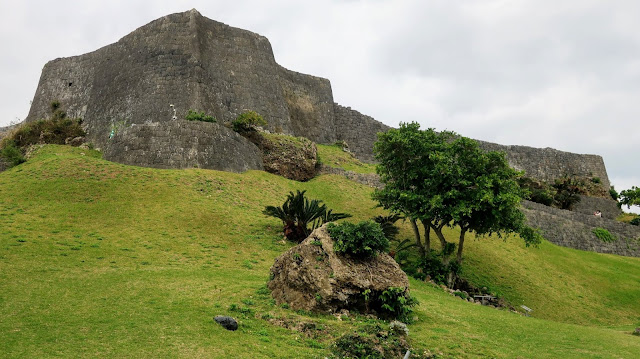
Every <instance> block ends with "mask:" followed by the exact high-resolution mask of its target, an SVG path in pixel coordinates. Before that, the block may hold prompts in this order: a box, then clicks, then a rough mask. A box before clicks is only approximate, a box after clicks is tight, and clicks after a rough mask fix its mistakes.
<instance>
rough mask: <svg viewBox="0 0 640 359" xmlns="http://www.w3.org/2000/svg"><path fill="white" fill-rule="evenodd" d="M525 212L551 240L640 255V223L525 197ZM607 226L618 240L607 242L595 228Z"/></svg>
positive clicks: (601, 251)
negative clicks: (599, 235) (634, 223)
mask: <svg viewBox="0 0 640 359" xmlns="http://www.w3.org/2000/svg"><path fill="white" fill-rule="evenodd" d="M523 212H524V214H525V215H526V217H527V221H528V223H529V225H531V226H532V227H535V228H539V229H540V230H541V231H542V235H543V236H544V238H546V239H547V240H549V241H550V242H552V243H554V244H557V245H560V246H564V247H569V248H575V249H580V250H584V251H592V252H599V253H610V254H617V255H622V256H630V257H640V227H638V226H632V225H630V224H625V223H621V222H617V221H615V220H612V219H608V218H604V217H602V218H598V217H596V216H594V215H593V214H583V213H578V212H572V211H565V210H562V209H557V208H552V207H547V206H544V205H541V204H538V203H534V202H529V201H524V202H523ZM595 228H604V229H606V230H608V231H609V233H611V234H613V235H614V236H615V237H616V238H618V240H616V241H614V242H611V243H604V242H602V241H601V240H600V239H598V238H597V237H596V236H595V234H593V229H595Z"/></svg>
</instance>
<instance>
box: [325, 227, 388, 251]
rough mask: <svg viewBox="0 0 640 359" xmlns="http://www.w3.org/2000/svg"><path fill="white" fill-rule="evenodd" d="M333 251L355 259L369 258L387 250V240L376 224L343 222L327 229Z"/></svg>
mask: <svg viewBox="0 0 640 359" xmlns="http://www.w3.org/2000/svg"><path fill="white" fill-rule="evenodd" d="M327 230H328V231H329V235H330V236H331V239H333V240H334V245H333V249H334V250H335V252H336V253H341V254H349V255H351V256H353V257H357V258H371V257H375V256H377V255H378V253H379V252H386V251H388V250H389V240H388V239H387V237H385V235H384V233H383V232H382V228H381V227H380V225H379V224H378V223H375V222H373V221H362V222H360V223H357V224H355V223H351V222H343V223H340V224H330V225H329V226H328V227H327Z"/></svg>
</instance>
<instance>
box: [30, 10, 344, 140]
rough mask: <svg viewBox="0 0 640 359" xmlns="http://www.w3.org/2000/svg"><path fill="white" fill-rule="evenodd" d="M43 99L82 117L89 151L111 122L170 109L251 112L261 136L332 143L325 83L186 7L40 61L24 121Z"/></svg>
mask: <svg viewBox="0 0 640 359" xmlns="http://www.w3.org/2000/svg"><path fill="white" fill-rule="evenodd" d="M53 100H59V101H60V102H61V103H62V105H63V107H64V109H65V110H66V111H67V112H68V113H69V115H71V116H77V117H82V118H84V120H85V123H86V126H87V130H88V137H89V140H90V141H92V142H94V143H95V144H96V145H97V146H98V147H103V146H104V145H105V144H106V142H107V138H108V135H109V133H110V129H111V123H113V122H119V121H123V120H126V121H127V122H128V123H129V124H141V123H151V122H164V121H170V120H171V118H172V116H173V111H172V109H171V108H170V107H169V105H170V104H173V105H174V106H175V108H176V110H177V117H178V118H184V116H185V115H186V114H187V111H188V110H189V109H193V110H197V111H205V112H207V113H208V114H211V115H213V116H214V117H215V118H216V119H218V121H219V122H230V121H232V120H234V119H235V118H236V117H237V116H238V115H239V114H240V113H242V112H244V111H247V110H253V111H256V112H258V113H260V114H261V115H262V116H263V117H264V118H265V120H267V122H268V128H269V129H270V130H276V129H278V130H279V131H281V132H284V133H288V134H292V135H297V136H305V137H309V138H310V139H312V140H314V141H317V142H321V143H327V142H333V141H335V130H334V124H333V119H334V116H333V95H332V92H331V84H330V83H329V81H328V80H326V79H322V78H318V77H314V76H309V75H304V74H299V73H296V72H293V71H289V70H286V69H284V68H282V67H281V66H279V65H278V64H277V63H276V62H275V59H274V56H273V51H272V49H271V44H270V43H269V41H268V40H267V39H266V38H265V37H263V36H260V35H258V34H255V33H252V32H249V31H246V30H242V29H237V28H233V27H230V26H228V25H225V24H222V23H219V22H216V21H213V20H210V19H207V18H205V17H203V16H201V15H200V14H199V13H198V12H197V11H195V10H192V11H189V12H185V13H179V14H172V15H168V16H165V17H163V18H160V19H158V20H155V21H153V22H151V23H149V24H147V25H145V26H143V27H141V28H139V29H137V30H136V31H134V32H132V33H131V34H129V35H127V36H125V37H123V38H122V39H121V40H119V41H118V42H116V43H115V44H111V45H108V46H105V47H103V48H101V49H98V50H96V51H94V52H92V53H89V54H86V55H81V56H76V57H71V58H64V59H56V60H54V61H51V62H49V63H48V64H47V65H46V66H45V68H44V70H43V72H42V75H41V78H40V83H39V85H38V89H37V91H36V94H35V97H34V100H33V105H32V107H31V111H30V113H29V115H28V117H27V121H34V120H37V119H40V118H44V117H47V116H48V115H49V104H50V103H51V101H53Z"/></svg>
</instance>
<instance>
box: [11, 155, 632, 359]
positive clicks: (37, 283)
mask: <svg viewBox="0 0 640 359" xmlns="http://www.w3.org/2000/svg"><path fill="white" fill-rule="evenodd" d="M296 189H301V190H307V193H308V194H309V195H310V197H312V198H318V199H322V200H324V201H325V202H326V203H327V204H328V206H329V207H330V208H334V209H335V210H337V211H341V212H348V213H351V214H353V215H354V219H355V220H360V219H365V218H369V217H371V216H373V215H375V214H380V213H381V212H380V210H379V209H374V205H375V203H374V202H372V201H371V199H370V193H371V189H370V188H367V187H364V186H361V185H358V184H355V183H353V182H350V181H348V180H346V179H344V178H341V177H339V176H321V177H319V178H316V179H314V180H311V181H309V182H306V183H299V182H294V181H289V180H286V179H284V178H281V177H277V176H274V175H270V174H267V173H264V172H259V171H252V172H247V173H244V174H232V173H225V172H217V171H209V170H199V169H190V170H156V169H147V168H137V167H130V166H124V165H119V164H114V163H110V162H107V161H104V160H101V159H100V158H99V154H98V153H95V152H92V151H87V150H81V149H77V148H69V147H65V146H46V147H44V148H43V149H41V150H40V151H39V152H38V154H37V155H36V156H35V157H34V158H32V159H31V160H29V161H28V162H27V163H25V164H22V165H20V166H18V167H15V168H13V169H11V170H9V171H6V172H3V173H0V353H2V355H0V356H1V357H3V358H4V357H6V358H23V357H123V358H125V357H130V358H140V357H154V358H155V357H168V358H224V357H234V358H323V357H325V356H327V355H328V353H329V345H330V344H331V342H332V341H333V340H335V338H337V337H339V336H340V335H342V334H344V333H349V332H352V331H353V330H356V329H359V328H364V327H366V326H369V325H372V322H374V323H381V322H377V321H372V320H371V319H367V318H364V317H359V316H350V317H349V318H344V319H343V320H338V319H336V318H335V317H333V316H329V315H317V314H310V313H303V312H295V311H292V310H289V309H285V308H281V307H277V306H275V305H274V303H273V302H272V301H271V300H270V296H269V293H268V291H266V290H265V283H266V280H267V279H268V272H269V267H270V266H271V264H272V263H273V260H274V259H275V257H277V256H278V255H279V254H280V253H282V252H283V251H285V250H286V249H287V248H289V247H290V246H291V244H289V243H286V242H284V241H283V240H282V237H281V234H280V233H279V232H280V229H281V228H280V223H278V221H277V220H275V219H273V218H267V217H264V216H263V215H262V214H261V211H262V209H263V208H264V206H265V205H269V204H280V203H281V202H282V201H283V200H284V198H285V195H286V194H287V193H288V192H289V191H292V190H296ZM403 233H406V234H408V232H407V231H406V229H404V230H403ZM452 234H455V233H452ZM469 242H470V243H469V246H468V247H467V248H466V249H465V251H466V254H467V257H466V265H467V268H466V269H465V271H466V273H468V276H470V277H471V278H472V279H473V281H474V282H476V283H477V284H479V285H486V286H488V287H490V288H491V290H494V291H496V292H497V293H499V294H501V295H503V296H505V297H506V298H508V299H510V300H511V301H512V302H514V303H515V304H520V303H525V304H526V305H528V306H530V307H532V308H534V312H533V315H534V317H533V318H527V317H523V316H520V315H518V314H514V313H510V312H507V311H499V310H495V309H491V308H487V307H482V306H478V305H474V304H469V303H467V302H463V301H461V300H459V299H456V298H454V297H451V296H449V295H447V294H445V293H444V292H443V291H442V290H441V289H439V288H436V287H434V286H432V285H430V284H429V283H424V282H419V281H411V289H412V294H413V295H414V296H416V297H417V298H418V299H419V300H420V305H419V307H418V308H417V309H416V316H417V318H418V319H417V321H416V323H415V324H412V325H410V340H411V342H412V344H413V345H414V347H416V348H419V349H423V350H430V351H431V352H434V353H438V352H442V353H443V354H442V355H441V356H442V357H498V358H513V357H523V358H545V357H546V358H559V357H561V358H610V357H616V358H633V357H636V356H637V353H640V338H638V337H634V336H631V335H630V334H629V333H630V331H631V329H632V327H633V326H638V325H640V318H639V314H638V313H640V307H639V304H638V303H639V302H640V292H638V288H640V286H639V285H638V284H640V271H639V270H638V269H639V267H640V260H638V259H635V258H622V257H615V256H608V255H601V254H595V253H586V252H579V251H574V250H569V249H565V248H560V247H556V246H553V245H551V244H548V243H544V244H543V245H542V246H541V247H540V248H535V249H526V248H524V246H523V245H521V243H520V242H518V241H516V240H509V241H507V242H503V241H502V240H500V239H494V238H488V239H479V240H477V241H469ZM217 314H229V315H232V316H234V317H237V318H238V319H239V321H240V324H241V326H240V329H239V330H238V331H237V332H228V331H226V330H224V329H222V328H221V327H220V326H218V325H217V324H215V323H214V322H213V320H212V317H213V316H215V315H217ZM300 322H303V323H313V325H311V326H307V327H312V328H313V329H312V330H306V331H305V330H303V331H300V330H293V329H291V328H294V327H297V328H298V329H299V327H300V326H299V325H297V323H300Z"/></svg>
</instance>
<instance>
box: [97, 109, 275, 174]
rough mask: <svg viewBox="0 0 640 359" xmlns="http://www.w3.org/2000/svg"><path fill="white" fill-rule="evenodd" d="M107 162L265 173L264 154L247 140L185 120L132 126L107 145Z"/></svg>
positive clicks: (235, 134)
mask: <svg viewBox="0 0 640 359" xmlns="http://www.w3.org/2000/svg"><path fill="white" fill-rule="evenodd" d="M104 158H105V159H107V160H110V161H114V162H119V163H124V164H128V165H135V166H142V167H155V168H207V169H217V170H223V171H228V172H244V171H247V170H262V169H263V166H262V152H261V151H260V150H259V149H258V147H257V146H256V145H254V144H253V143H251V142H249V140H247V139H246V138H244V137H242V136H240V135H239V134H237V133H235V132H234V131H232V130H230V129H228V128H225V127H224V126H222V125H219V124H217V123H207V122H199V121H185V120H177V121H170V122H155V123H149V124H136V125H133V126H130V127H128V128H126V129H124V130H123V131H122V132H118V133H116V134H115V136H113V138H112V139H111V140H110V141H109V142H108V144H107V146H106V147H105V148H104Z"/></svg>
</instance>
